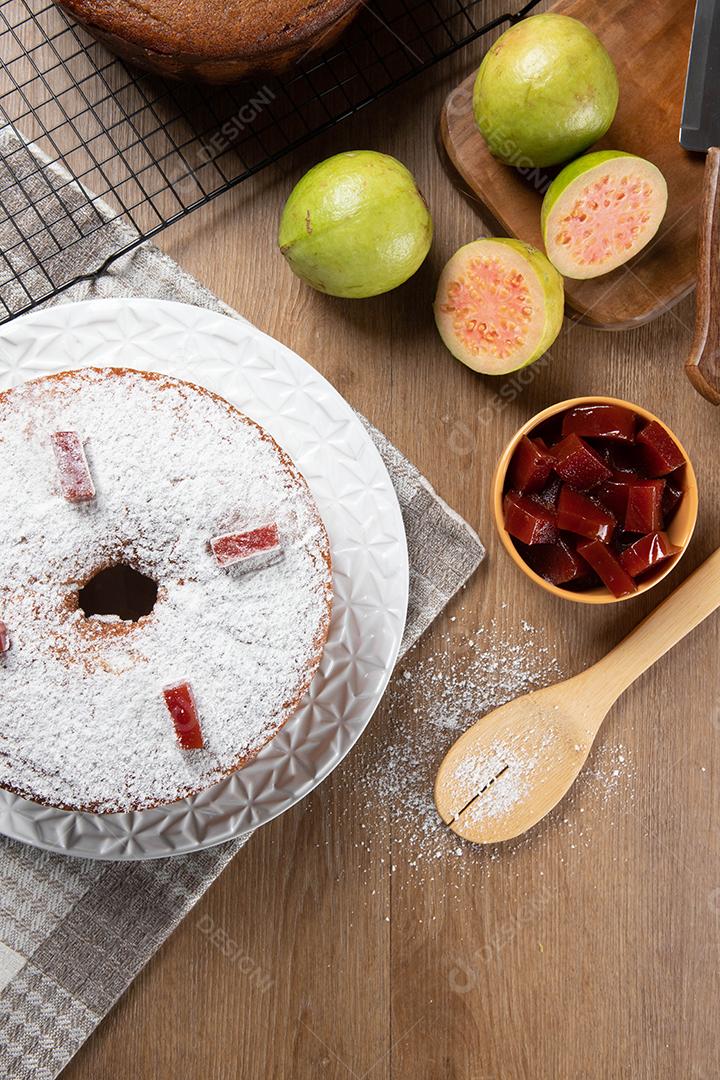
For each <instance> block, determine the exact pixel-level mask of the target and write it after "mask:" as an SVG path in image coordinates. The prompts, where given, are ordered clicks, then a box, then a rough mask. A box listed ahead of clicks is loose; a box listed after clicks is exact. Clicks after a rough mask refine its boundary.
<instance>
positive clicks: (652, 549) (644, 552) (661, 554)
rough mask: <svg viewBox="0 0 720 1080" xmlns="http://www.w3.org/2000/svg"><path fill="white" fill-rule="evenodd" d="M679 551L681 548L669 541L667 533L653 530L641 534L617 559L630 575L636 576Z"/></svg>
mask: <svg viewBox="0 0 720 1080" xmlns="http://www.w3.org/2000/svg"><path fill="white" fill-rule="evenodd" d="M681 551H682V548H679V547H676V546H675V544H672V543H671V542H670V539H669V537H668V535H667V533H664V532H655V533H649V534H648V535H647V536H641V537H640V539H639V540H636V541H635V543H634V544H631V545H630V547H629V548H626V549H625V551H623V553H622V555H621V556H620V560H619V561H620V565H621V566H622V568H623V569H624V570H626V571H627V572H628V574H630V577H633V578H636V577H638V576H639V575H640V574H644V573H646V572H647V571H648V570H650V569H652V568H653V567H654V566H657V565H658V564H659V563H661V562H664V561H665V560H666V559H669V558H670V557H671V556H672V555H678V554H679V553H680V552H681Z"/></svg>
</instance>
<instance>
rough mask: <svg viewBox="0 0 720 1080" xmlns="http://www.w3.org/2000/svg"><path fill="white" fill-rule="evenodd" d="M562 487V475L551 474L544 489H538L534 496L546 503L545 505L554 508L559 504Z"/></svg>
mask: <svg viewBox="0 0 720 1080" xmlns="http://www.w3.org/2000/svg"><path fill="white" fill-rule="evenodd" d="M561 488H562V480H561V479H560V477H559V476H551V477H550V480H549V481H548V483H547V484H546V485H545V487H544V488H543V489H542V491H538V493H537V494H536V495H534V496H533V498H535V499H537V500H538V501H539V502H541V503H544V504H545V506H549V507H550V508H551V509H554V508H555V507H556V506H557V501H558V498H559V495H560V490H561Z"/></svg>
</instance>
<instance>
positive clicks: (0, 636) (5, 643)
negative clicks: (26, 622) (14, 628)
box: [0, 622, 10, 653]
mask: <svg viewBox="0 0 720 1080" xmlns="http://www.w3.org/2000/svg"><path fill="white" fill-rule="evenodd" d="M9 648H10V633H9V631H8V628H7V626H6V625H5V623H4V622H0V653H6V652H7V651H8V649H9Z"/></svg>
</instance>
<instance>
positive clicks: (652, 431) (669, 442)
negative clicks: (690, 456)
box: [637, 420, 685, 476]
mask: <svg viewBox="0 0 720 1080" xmlns="http://www.w3.org/2000/svg"><path fill="white" fill-rule="evenodd" d="M637 441H638V444H639V445H640V446H642V453H643V461H644V463H645V468H646V469H647V471H648V473H649V474H650V476H667V475H668V473H671V472H675V469H679V468H680V466H681V465H684V464H685V457H684V455H683V452H682V450H681V449H680V447H679V446H678V444H677V443H676V442H675V440H674V439H673V438H672V437H671V436H670V435H669V434H668V433H667V431H666V430H665V428H664V427H663V426H662V424H658V422H657V420H651V421H650V423H649V424H646V425H645V427H644V428H642V429H641V430H640V431H639V432H638V436H637Z"/></svg>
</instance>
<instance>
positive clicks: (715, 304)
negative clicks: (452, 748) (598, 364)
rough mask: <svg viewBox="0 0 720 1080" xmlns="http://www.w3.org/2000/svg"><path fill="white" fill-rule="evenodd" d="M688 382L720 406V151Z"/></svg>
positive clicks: (709, 199)
mask: <svg viewBox="0 0 720 1080" xmlns="http://www.w3.org/2000/svg"><path fill="white" fill-rule="evenodd" d="M685 370H686V371H687V373H688V378H689V379H690V382H691V383H692V384H693V386H694V387H695V389H696V390H698V391H699V392H700V393H701V394H702V396H703V397H705V398H707V399H708V401H711V402H712V403H713V405H720V149H718V148H717V147H715V146H713V147H711V148H710V149H709V150H708V155H707V161H706V162H705V178H704V180H703V199H702V206H701V208H700V229H699V234H698V281H697V296H696V300H695V336H694V337H693V342H692V345H691V346H690V353H689V355H688V358H687V360H686V361H685Z"/></svg>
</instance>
